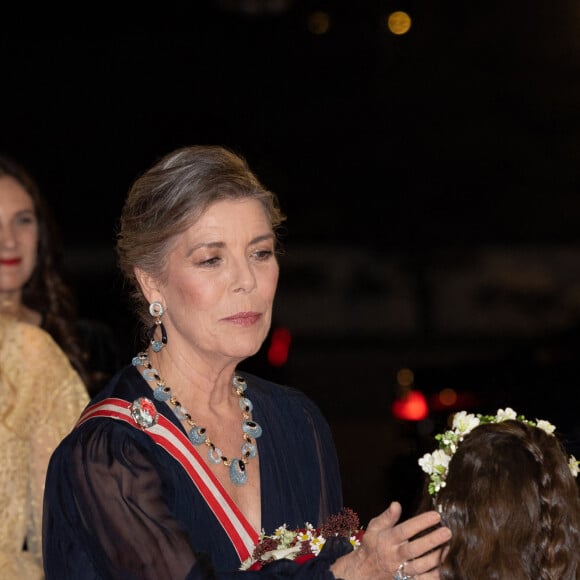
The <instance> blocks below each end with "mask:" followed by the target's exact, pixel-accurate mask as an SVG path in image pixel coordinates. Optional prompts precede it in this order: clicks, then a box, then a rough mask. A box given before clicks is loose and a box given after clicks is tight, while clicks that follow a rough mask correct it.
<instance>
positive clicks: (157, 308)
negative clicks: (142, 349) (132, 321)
mask: <svg viewBox="0 0 580 580" xmlns="http://www.w3.org/2000/svg"><path fill="white" fill-rule="evenodd" d="M164 312H165V308H163V304H161V302H151V304H149V314H151V316H153V318H155V322H154V323H153V326H152V327H151V328H150V329H149V330H148V332H147V338H148V339H149V343H150V344H151V348H152V349H153V352H159V351H160V350H161V349H162V348H163V347H164V346H165V345H166V344H167V331H166V330H165V326H164V325H163V322H161V317H162V316H163V313H164ZM158 327H159V328H160V330H161V340H156V338H155V332H156V331H157V328H158Z"/></svg>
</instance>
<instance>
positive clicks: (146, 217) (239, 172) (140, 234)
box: [116, 145, 286, 326]
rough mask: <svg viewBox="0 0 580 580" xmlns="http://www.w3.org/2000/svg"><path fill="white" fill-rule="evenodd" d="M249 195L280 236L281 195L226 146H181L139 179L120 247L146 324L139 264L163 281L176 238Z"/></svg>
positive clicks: (122, 220) (120, 231) (127, 277)
mask: <svg viewBox="0 0 580 580" xmlns="http://www.w3.org/2000/svg"><path fill="white" fill-rule="evenodd" d="M245 198H251V199H256V200H258V201H259V202H260V203H261V204H262V206H263V207H264V211H265V212H266V215H267V216H268V217H269V219H270V222H271V224H272V230H273V231H274V233H275V235H276V236H278V234H279V228H280V226H281V224H282V223H283V222H284V220H285V219H286V218H285V216H284V215H283V214H282V212H281V210H280V207H279V203H278V198H277V196H276V195H275V194H274V193H272V192H271V191H269V190H268V189H266V188H265V187H264V186H263V185H262V184H261V183H260V181H259V180H258V178H257V177H256V175H255V174H254V173H253V172H252V171H251V170H250V168H249V166H248V164H247V162H246V160H245V159H244V158H243V157H242V156H240V155H238V154H236V153H234V152H233V151H231V150H229V149H227V148H225V147H222V146H218V145H206V146H204V145H194V146H190V147H182V148H180V149H177V150H175V151H173V152H171V153H169V154H167V155H165V156H164V157H162V158H161V159H160V160H159V161H158V162H157V163H155V164H154V165H153V166H152V167H151V168H150V169H149V170H147V171H145V173H143V174H142V175H141V176H140V177H138V178H137V179H136V180H135V181H134V183H133V185H132V186H131V187H130V189H129V192H128V194H127V198H126V199H125V203H124V206H123V210H122V212H121V217H120V220H119V229H118V235H117V246H116V250H117V260H118V264H119V267H120V269H121V272H122V273H123V275H124V277H125V280H126V281H127V283H128V285H129V286H130V293H131V294H130V297H131V298H132V300H133V301H134V307H135V312H136V314H137V317H138V318H140V319H141V320H142V322H143V323H144V324H145V325H146V326H147V325H150V324H151V316H150V315H149V311H148V304H147V302H146V300H145V298H144V296H143V294H142V292H141V289H140V287H139V284H138V283H137V279H136V277H135V271H134V270H135V267H139V268H140V269H142V270H143V271H145V272H147V273H148V274H150V275H152V276H154V277H156V278H158V279H160V280H164V276H165V269H164V268H165V263H166V260H165V258H166V256H167V254H168V252H169V251H170V250H171V246H172V243H173V241H174V240H175V237H176V236H177V235H178V234H180V233H182V232H184V231H185V230H186V229H187V228H188V227H190V226H191V225H192V224H193V223H195V222H196V221H197V220H198V219H199V218H200V217H201V215H202V214H203V213H204V212H205V210H206V209H207V208H208V207H209V206H210V205H212V204H213V203H215V202H217V201H221V200H224V199H245ZM277 239H278V238H277Z"/></svg>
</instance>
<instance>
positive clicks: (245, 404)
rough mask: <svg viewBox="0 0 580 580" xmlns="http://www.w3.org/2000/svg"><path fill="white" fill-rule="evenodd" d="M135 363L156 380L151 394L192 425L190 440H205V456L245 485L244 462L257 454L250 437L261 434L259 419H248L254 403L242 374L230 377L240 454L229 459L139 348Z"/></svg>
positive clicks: (196, 443)
mask: <svg viewBox="0 0 580 580" xmlns="http://www.w3.org/2000/svg"><path fill="white" fill-rule="evenodd" d="M132 362H133V366H134V367H140V366H143V367H145V370H144V371H143V373H142V374H143V378H144V379H145V380H146V381H149V382H153V381H154V382H155V384H156V386H155V388H154V389H153V396H154V397H155V399H156V400H157V401H165V402H167V403H170V404H171V405H173V408H172V411H173V413H174V415H175V416H176V417H177V418H178V419H179V420H180V421H185V422H186V423H187V424H188V425H189V426H190V427H191V429H190V430H189V431H188V433H187V436H188V438H189V440H190V441H191V443H193V445H195V446H196V447H197V446H199V445H201V444H205V445H206V446H207V447H208V452H207V457H208V459H209V460H210V462H211V463H213V464H216V465H217V464H219V463H223V464H224V465H225V466H226V467H227V468H228V469H229V475H230V480H231V482H232V483H233V484H234V485H237V486H240V485H244V484H245V483H246V482H247V481H248V474H247V472H246V465H247V463H248V462H249V460H250V459H252V458H253V457H256V455H257V453H258V448H257V447H256V444H255V443H254V442H252V437H253V438H254V439H257V438H258V437H260V436H261V435H262V428H261V427H260V425H258V423H256V422H255V421H252V420H251V418H250V417H251V415H250V414H251V412H252V410H253V405H252V402H251V401H250V399H248V398H247V397H245V396H244V391H245V390H246V389H247V387H248V385H247V384H246V381H245V379H244V378H243V377H241V376H239V375H234V377H233V379H232V386H233V388H234V391H235V393H236V395H237V396H238V397H239V405H240V409H241V411H242V438H243V442H242V446H241V457H239V458H234V459H229V458H228V457H226V456H225V455H224V454H223V453H222V452H221V449H219V447H216V446H215V444H214V443H213V442H212V441H211V439H210V438H209V437H208V435H207V432H206V429H205V427H201V426H199V425H198V424H197V423H196V422H195V421H194V420H193V419H192V417H191V415H190V414H189V412H188V411H187V410H186V409H185V408H184V407H183V406H182V405H181V403H180V402H179V401H178V400H177V399H176V397H175V396H174V395H173V393H172V392H171V388H170V387H168V386H167V385H166V384H165V381H164V380H163V379H162V378H161V377H160V376H159V373H158V372H157V369H155V368H153V365H152V364H151V361H150V360H149V355H148V354H147V353H146V352H140V353H139V354H138V355H137V356H136V357H134V358H133V361H132Z"/></svg>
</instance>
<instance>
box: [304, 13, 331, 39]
mask: <svg viewBox="0 0 580 580" xmlns="http://www.w3.org/2000/svg"><path fill="white" fill-rule="evenodd" d="M329 28H330V18H329V16H328V13H327V12H322V11H321V10H317V11H316V12H312V13H311V14H310V15H309V16H308V30H309V31H310V32H312V34H326V33H327V32H328V29H329Z"/></svg>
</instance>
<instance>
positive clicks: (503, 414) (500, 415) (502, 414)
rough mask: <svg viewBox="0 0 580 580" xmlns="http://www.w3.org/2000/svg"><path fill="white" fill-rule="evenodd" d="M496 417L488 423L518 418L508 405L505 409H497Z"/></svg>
mask: <svg viewBox="0 0 580 580" xmlns="http://www.w3.org/2000/svg"><path fill="white" fill-rule="evenodd" d="M496 418H497V421H488V423H490V422H491V423H501V422H502V421H509V420H512V421H514V420H515V419H517V418H518V416H517V414H516V412H515V411H514V410H513V409H511V408H510V407H507V408H506V409H505V410H504V409H498V410H497V415H496Z"/></svg>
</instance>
